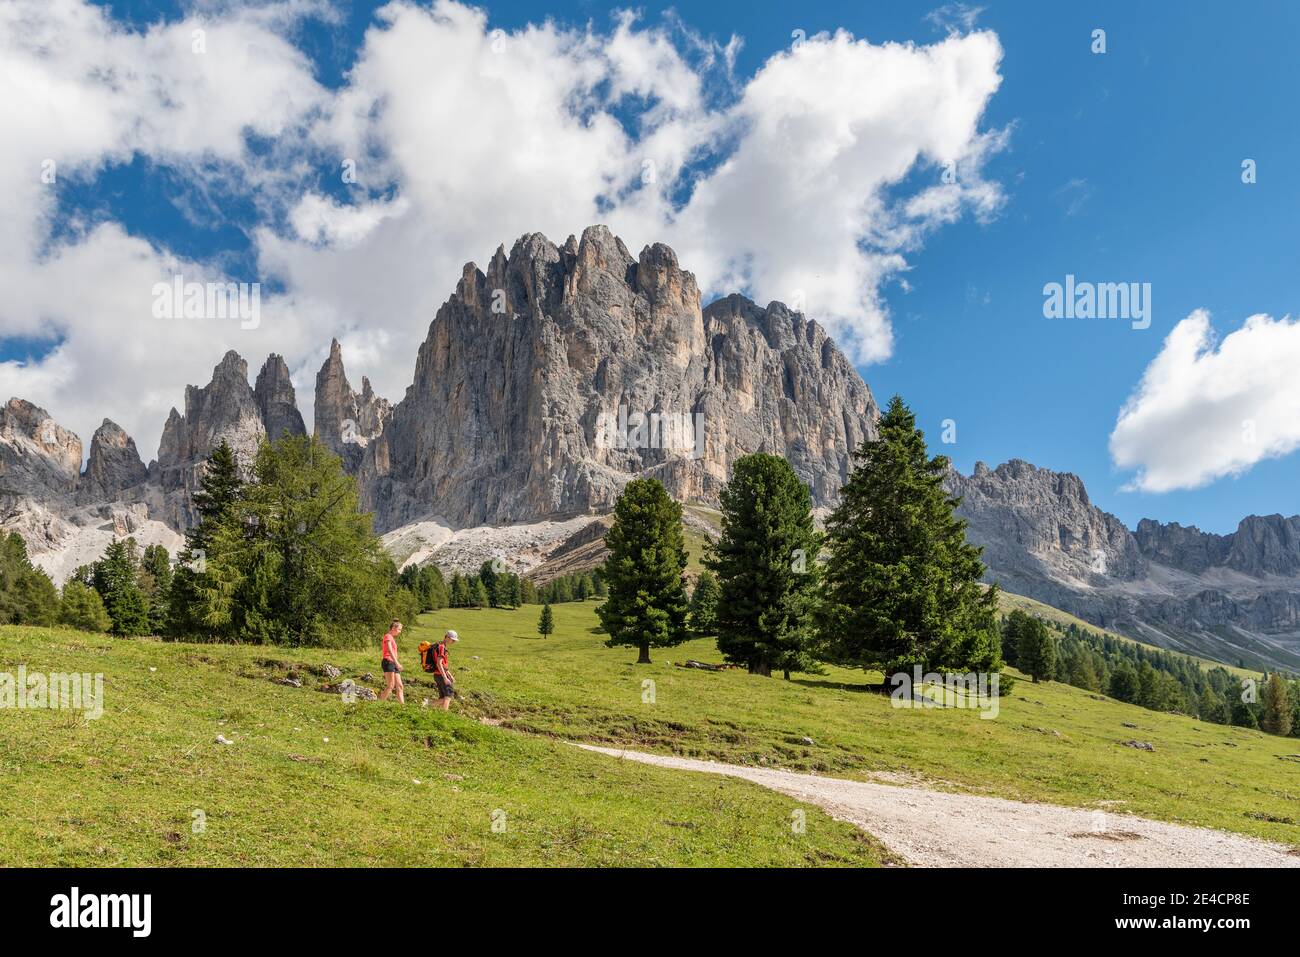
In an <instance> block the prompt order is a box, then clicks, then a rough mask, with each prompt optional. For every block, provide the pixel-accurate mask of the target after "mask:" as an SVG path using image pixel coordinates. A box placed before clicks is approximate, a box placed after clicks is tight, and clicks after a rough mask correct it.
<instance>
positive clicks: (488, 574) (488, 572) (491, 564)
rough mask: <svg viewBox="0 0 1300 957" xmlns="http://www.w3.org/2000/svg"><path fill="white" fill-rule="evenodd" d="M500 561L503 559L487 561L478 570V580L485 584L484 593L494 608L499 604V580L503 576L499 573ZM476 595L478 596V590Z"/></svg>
mask: <svg viewBox="0 0 1300 957" xmlns="http://www.w3.org/2000/svg"><path fill="white" fill-rule="evenodd" d="M500 561H501V559H499V558H490V559H488V560H487V561H485V562H484V563H483V564H482V566H481V567H480V568H479V570H478V578H479V581H481V582H482V583H483V591H484V593H485V594H486V595H487V596H488V598H489V599H490V600H491V604H492V605H493V606H494V607H495V606H496V605H497V604H499V602H498V600H497V599H498V595H497V580H498V579H499V578H500V577H501V576H500V573H499V572H498V571H497V564H498V563H499V562H500ZM476 594H477V590H476Z"/></svg>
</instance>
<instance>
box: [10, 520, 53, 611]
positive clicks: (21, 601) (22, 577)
mask: <svg viewBox="0 0 1300 957" xmlns="http://www.w3.org/2000/svg"><path fill="white" fill-rule="evenodd" d="M58 618H59V591H58V589H57V588H55V587H54V582H52V581H51V580H50V576H49V575H47V574H45V572H43V571H42V570H41V569H39V568H37V567H36V566H35V565H33V564H32V563H31V560H30V559H29V558H28V557H27V543H26V542H25V541H24V540H23V538H22V536H21V535H19V534H18V533H17V532H10V533H9V534H8V535H6V536H3V537H0V624H14V625H43V626H48V625H52V624H54V623H55V622H56V621H57V620H58Z"/></svg>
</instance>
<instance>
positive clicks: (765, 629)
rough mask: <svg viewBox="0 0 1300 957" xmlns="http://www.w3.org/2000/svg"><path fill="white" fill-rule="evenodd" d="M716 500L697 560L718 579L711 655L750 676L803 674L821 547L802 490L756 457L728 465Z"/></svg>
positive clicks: (764, 457)
mask: <svg viewBox="0 0 1300 957" xmlns="http://www.w3.org/2000/svg"><path fill="white" fill-rule="evenodd" d="M721 498H722V532H721V535H720V536H719V537H718V540H717V541H716V542H714V543H712V544H711V546H710V547H709V549H708V554H707V556H706V557H705V559H704V564H705V566H706V567H707V568H708V569H709V571H711V572H714V573H715V574H717V576H718V589H719V596H718V599H717V603H716V604H717V612H716V620H717V625H716V630H717V635H718V650H719V651H721V652H722V655H723V657H724V658H726V659H727V660H728V661H731V662H734V663H736V664H742V665H744V666H745V667H747V668H748V669H749V671H750V673H751V674H758V675H771V673H772V670H773V669H774V668H779V669H781V670H782V671H784V672H785V675H786V677H787V678H788V677H789V676H790V672H791V671H804V670H807V669H808V668H809V667H811V666H812V656H811V654H810V653H809V647H810V645H811V643H812V632H811V627H810V621H809V619H810V613H811V609H812V604H813V597H814V595H815V594H816V589H817V568H818V566H817V552H818V549H819V548H820V546H821V538H820V536H819V535H818V534H817V531H816V529H815V528H814V526H813V516H812V496H811V494H810V493H809V491H808V486H807V485H805V484H804V483H803V482H802V481H801V480H800V479H799V476H798V475H797V474H795V471H794V469H793V468H792V467H791V466H790V463H789V462H787V461H786V460H785V459H783V458H781V457H780V456H778V455H768V454H766V453H756V454H753V455H745V456H742V457H741V458H739V459H737V460H736V462H735V464H734V466H733V467H732V471H731V478H730V479H729V480H728V482H727V484H726V486H725V487H724V488H723V490H722V496H721Z"/></svg>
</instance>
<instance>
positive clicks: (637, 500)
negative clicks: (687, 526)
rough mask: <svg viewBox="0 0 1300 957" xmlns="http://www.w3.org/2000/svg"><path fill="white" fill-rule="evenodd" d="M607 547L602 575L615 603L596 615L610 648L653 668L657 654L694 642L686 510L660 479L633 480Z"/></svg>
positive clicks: (620, 502) (621, 497) (618, 508)
mask: <svg viewBox="0 0 1300 957" xmlns="http://www.w3.org/2000/svg"><path fill="white" fill-rule="evenodd" d="M605 545H606V547H608V548H609V552H610V554H609V558H608V559H607V560H606V562H605V565H604V568H603V570H602V572H601V575H602V577H603V578H604V580H605V583H606V586H607V587H608V588H609V598H608V599H606V600H605V602H604V603H603V604H602V605H600V606H599V607H597V609H596V614H597V616H599V618H600V622H601V625H603V626H604V629H605V632H606V634H608V635H609V639H608V640H607V641H606V642H605V644H606V645H607V646H608V647H611V648H614V647H618V646H620V645H629V646H631V647H633V648H636V649H637V651H638V655H637V663H638V664H649V663H650V649H651V648H665V647H670V646H672V645H678V644H681V643H682V642H683V641H685V640H687V638H689V637H690V633H689V631H688V630H687V627H686V612H687V600H686V585H685V580H684V579H683V577H682V572H683V571H684V570H685V569H686V548H685V545H684V544H683V540H682V507H681V505H680V504H678V503H677V502H674V501H673V500H672V498H670V497H669V495H668V492H667V491H666V490H665V489H664V487H663V485H662V484H661V483H660V482H659V481H657V480H656V479H633V480H632V481H631V482H628V483H627V486H626V487H625V488H624V489H623V492H622V494H621V495H619V497H618V503H617V504H616V505H615V506H614V524H613V525H612V526H611V527H610V529H609V531H608V532H607V533H606V535H605Z"/></svg>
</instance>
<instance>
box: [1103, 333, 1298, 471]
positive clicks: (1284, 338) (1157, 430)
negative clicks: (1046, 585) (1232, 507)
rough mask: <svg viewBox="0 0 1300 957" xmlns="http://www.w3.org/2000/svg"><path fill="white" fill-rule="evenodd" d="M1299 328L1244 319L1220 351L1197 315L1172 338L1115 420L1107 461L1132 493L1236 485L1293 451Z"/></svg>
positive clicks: (1296, 435) (1226, 339)
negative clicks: (1129, 477) (1226, 480)
mask: <svg viewBox="0 0 1300 957" xmlns="http://www.w3.org/2000/svg"><path fill="white" fill-rule="evenodd" d="M1297 368H1300V321H1296V320H1292V319H1289V318H1283V319H1273V318H1272V317H1270V316H1266V315H1255V316H1251V317H1250V318H1249V319H1247V320H1246V323H1245V325H1243V326H1242V327H1241V328H1240V329H1238V330H1236V331H1235V332H1231V333H1229V334H1228V335H1227V336H1225V337H1224V338H1223V339H1222V341H1217V340H1216V336H1215V332H1214V329H1213V327H1212V326H1211V325H1210V316H1209V314H1208V313H1207V312H1205V311H1203V310H1197V311H1196V312H1193V313H1192V314H1191V315H1190V316H1188V317H1187V318H1186V319H1184V320H1183V321H1182V322H1180V323H1178V325H1177V326H1175V327H1174V329H1173V331H1172V332H1170V333H1169V336H1168V338H1166V339H1165V341H1164V344H1163V345H1162V347H1161V349H1160V353H1159V354H1158V355H1157V356H1156V358H1155V359H1154V360H1152V362H1151V364H1150V365H1149V366H1147V369H1146V371H1145V373H1144V374H1143V376H1142V380H1141V382H1140V383H1139V384H1138V386H1137V388H1136V389H1135V390H1134V392H1133V395H1132V396H1130V397H1129V399H1128V401H1127V402H1126V403H1125V405H1124V407H1123V409H1122V410H1121V411H1120V414H1119V420H1118V421H1117V422H1116V424H1115V430H1114V431H1113V432H1112V433H1111V436H1110V452H1111V457H1112V458H1113V460H1114V462H1115V464H1116V465H1117V466H1119V467H1120V468H1121V469H1125V470H1129V469H1136V470H1137V474H1136V476H1135V478H1134V479H1133V481H1132V482H1131V483H1130V484H1129V486H1128V488H1129V489H1130V490H1141V491H1147V492H1168V491H1172V490H1174V489H1187V488H1197V487H1199V486H1203V485H1206V484H1208V483H1210V482H1212V481H1214V480H1215V479H1219V478H1223V477H1225V476H1232V475H1240V474H1241V473H1243V472H1245V471H1246V470H1248V469H1249V468H1251V466H1253V465H1255V464H1256V463H1257V462H1261V461H1263V460H1265V459H1270V458H1277V457H1279V456H1282V455H1286V454H1288V453H1290V452H1293V451H1295V450H1296V449H1297V448H1300V377H1297V376H1296V372H1295V370H1296V369H1297Z"/></svg>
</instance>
